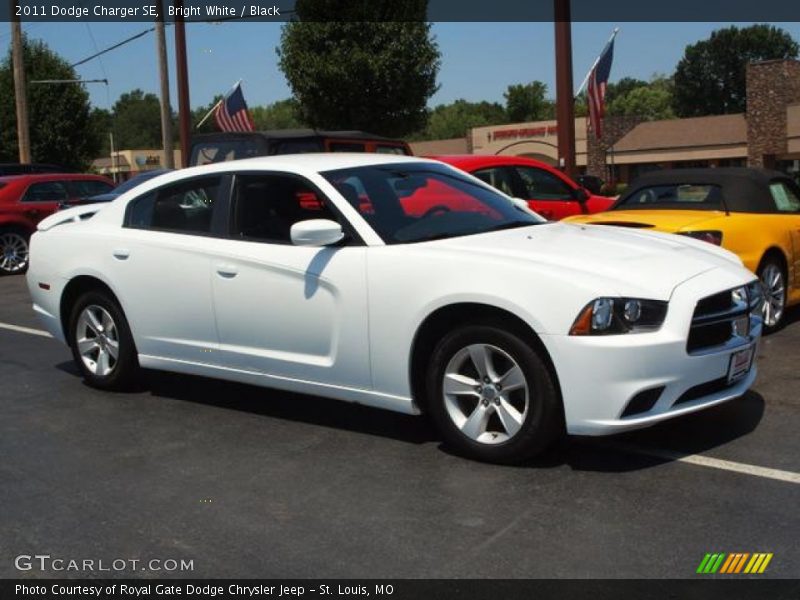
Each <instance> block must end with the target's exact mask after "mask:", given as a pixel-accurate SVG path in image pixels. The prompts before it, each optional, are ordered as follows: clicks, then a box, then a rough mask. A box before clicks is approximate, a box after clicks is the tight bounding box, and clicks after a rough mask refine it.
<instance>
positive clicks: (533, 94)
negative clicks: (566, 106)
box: [503, 81, 555, 123]
mask: <svg viewBox="0 0 800 600" xmlns="http://www.w3.org/2000/svg"><path fill="white" fill-rule="evenodd" d="M546 96H547V85H546V84H544V83H542V82H541V81H532V82H531V83H528V84H522V83H518V84H514V85H509V86H508V88H507V89H506V91H505V93H504V94H503V97H504V98H505V99H506V113H507V114H508V120H509V122H511V123H520V122H523V121H541V120H543V119H552V118H553V113H554V110H555V108H554V105H553V102H552V101H551V100H549V99H548V98H547V97H546Z"/></svg>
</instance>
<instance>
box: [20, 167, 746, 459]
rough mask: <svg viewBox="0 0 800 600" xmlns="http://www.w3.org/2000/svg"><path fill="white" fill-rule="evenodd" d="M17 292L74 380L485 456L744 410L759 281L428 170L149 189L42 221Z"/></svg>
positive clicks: (684, 246) (236, 171)
mask: <svg viewBox="0 0 800 600" xmlns="http://www.w3.org/2000/svg"><path fill="white" fill-rule="evenodd" d="M31 257H32V258H31V265H30V270H29V272H28V276H27V277H28V285H29V288H30V292H31V294H32V296H33V302H34V309H35V311H36V312H37V313H38V314H39V316H40V317H41V319H42V321H43V322H44V324H45V325H46V327H47V329H48V330H49V331H50V332H51V333H52V334H53V335H54V336H55V337H56V338H58V339H60V340H63V341H65V342H66V343H67V344H69V346H70V347H71V349H72V353H73V355H74V358H75V361H76V363H77V364H78V366H79V368H80V370H81V371H82V373H83V375H84V377H85V378H86V380H87V381H88V382H89V383H91V384H92V385H95V386H97V387H101V388H115V387H119V386H124V385H125V384H128V383H130V382H131V380H132V379H134V378H135V377H136V376H137V370H138V368H139V367H140V366H141V367H147V368H151V369H163V370H169V371H177V372H181V373H190V374H198V375H204V376H211V377H219V378H223V379H230V380H235V381H241V382H247V383H251V384H256V385H262V386H269V387H274V388H280V389H285V390H292V391H295V392H303V393H309V394H317V395H321V396H329V397H331V398H338V399H340V400H349V401H354V402H360V403H363V404H368V405H372V406H378V407H382V408H387V409H390V410H395V411H400V412H404V413H412V414H416V413H419V412H425V413H428V414H429V415H430V416H431V417H432V418H433V420H434V421H435V422H436V424H437V425H438V427H439V429H440V431H441V434H442V436H443V438H444V439H445V440H446V441H447V442H448V443H449V444H450V445H452V446H453V447H455V448H456V449H458V450H460V451H461V452H462V453H465V454H468V455H470V456H473V457H476V458H479V459H482V460H488V461H498V462H501V461H515V460H519V459H522V458H525V457H527V456H531V455H533V454H535V453H537V452H539V451H541V450H542V449H544V448H545V447H546V446H547V445H548V444H549V443H551V442H552V441H553V440H555V439H556V438H557V437H558V436H559V435H560V434H562V433H563V432H564V431H566V432H570V433H576V434H590V435H603V434H610V433H615V432H619V431H624V430H628V429H634V428H638V427H644V426H647V425H652V424H654V423H657V422H659V421H662V420H664V419H668V418H670V417H674V416H677V415H682V414H686V413H690V412H692V411H696V410H698V409H702V408H705V407H708V406H712V405H715V404H718V403H721V402H724V401H726V400H730V399H732V398H735V397H737V396H740V395H742V394H743V393H744V392H745V390H747V389H748V387H749V386H750V385H751V384H752V383H753V380H754V378H755V376H756V369H755V367H754V365H753V361H754V356H755V350H756V345H757V343H758V339H759V337H760V334H761V317H760V314H761V313H760V312H759V311H760V303H761V287H760V284H759V283H758V281H757V280H756V278H755V276H754V275H753V274H752V273H751V272H749V271H748V270H746V269H745V268H743V267H742V265H741V262H740V261H739V259H738V258H736V256H734V255H733V254H731V253H729V252H727V251H725V250H722V249H720V248H716V247H713V246H711V245H710V244H706V243H704V242H701V241H696V240H692V239H683V238H680V237H678V236H670V235H668V234H656V233H640V232H637V231H630V230H622V229H617V228H605V227H603V228H600V227H586V226H580V225H569V224H559V223H548V222H545V221H544V219H542V218H540V217H539V216H537V215H535V214H534V213H532V212H530V211H529V210H528V208H527V207H526V206H525V204H524V202H521V201H516V202H515V201H513V200H511V199H510V198H508V197H506V196H504V195H503V194H501V193H500V192H498V191H496V190H494V189H493V188H491V187H490V186H489V185H487V184H485V183H483V182H482V181H480V180H478V179H476V178H473V177H472V176H470V175H467V174H465V173H463V172H460V171H458V170H456V169H453V168H452V167H449V166H446V165H443V164H441V163H437V162H435V161H429V160H421V159H413V158H409V157H393V156H375V155H355V154H353V155H347V154H332V155H325V154H310V155H296V156H281V157H269V158H257V159H251V160H242V161H233V162H228V163H221V164H215V165H210V166H205V167H199V168H193V169H185V170H182V171H177V172H174V173H170V174H167V175H163V176H161V177H158V178H156V179H154V180H152V181H150V182H147V183H144V184H142V185H141V186H140V187H138V188H136V189H135V190H132V191H131V192H128V193H126V194H124V195H122V196H121V197H120V198H118V199H117V200H115V201H114V202H112V203H110V204H108V205H102V206H100V205H95V206H90V207H79V208H74V209H69V210H67V211H64V212H62V213H59V214H57V215H54V216H52V217H50V218H48V219H45V220H44V221H43V222H42V223H41V224H40V225H39V231H38V232H37V233H36V234H35V235H34V236H33V239H32V245H31Z"/></svg>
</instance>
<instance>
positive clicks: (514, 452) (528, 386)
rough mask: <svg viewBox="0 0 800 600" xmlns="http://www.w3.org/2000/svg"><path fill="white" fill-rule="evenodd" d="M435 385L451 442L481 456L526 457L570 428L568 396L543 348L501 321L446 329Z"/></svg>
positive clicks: (437, 415) (432, 378) (434, 401)
mask: <svg viewBox="0 0 800 600" xmlns="http://www.w3.org/2000/svg"><path fill="white" fill-rule="evenodd" d="M427 391H428V401H429V410H430V413H431V416H432V418H433V419H434V421H435V422H436V424H437V425H438V427H439V429H440V431H441V433H442V436H443V437H444V439H445V442H446V443H447V444H449V445H450V446H451V447H452V448H454V449H455V450H457V451H458V452H459V453H461V454H464V455H467V456H470V457H473V458H476V459H478V460H483V461H488V462H500V463H511V462H518V461H521V460H524V459H526V458H529V457H531V456H534V455H536V454H538V453H540V452H542V451H543V450H545V449H546V448H547V447H548V446H549V445H550V444H552V442H553V441H554V440H556V439H557V438H558V437H559V435H560V434H561V433H562V432H563V421H562V416H561V415H562V410H561V401H560V398H559V395H558V392H557V391H556V385H555V383H554V380H553V377H552V376H551V374H550V372H549V370H548V368H547V365H546V363H545V361H544V360H543V357H542V356H541V355H540V353H539V350H537V349H534V348H532V347H531V345H530V344H528V343H526V342H525V341H524V340H522V339H521V338H519V337H517V336H516V335H515V334H513V333H511V332H510V331H508V330H506V329H504V328H502V327H499V326H492V325H481V326H467V327H463V328H460V329H457V330H455V331H453V332H451V333H450V334H448V335H446V336H445V337H444V338H443V339H442V340H441V341H440V342H439V343H438V345H437V346H436V349H435V350H434V353H433V356H432V360H431V363H430V369H429V372H428V381H427Z"/></svg>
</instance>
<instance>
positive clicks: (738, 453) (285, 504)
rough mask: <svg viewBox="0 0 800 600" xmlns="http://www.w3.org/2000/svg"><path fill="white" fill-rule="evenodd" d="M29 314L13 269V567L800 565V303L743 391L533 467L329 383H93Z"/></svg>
mask: <svg viewBox="0 0 800 600" xmlns="http://www.w3.org/2000/svg"><path fill="white" fill-rule="evenodd" d="M9 325H10V326H11V328H9V327H8V326H9ZM19 328H23V329H19ZM24 328H31V329H34V330H35V329H38V328H39V325H38V323H37V322H36V319H35V317H34V315H33V313H32V311H31V310H30V307H29V300H28V295H27V290H26V288H25V283H24V278H22V277H5V278H0V507H2V509H0V557H2V558H1V559H0V577H19V576H25V577H31V576H41V575H42V573H37V572H27V573H20V572H19V571H17V570H16V569H15V567H14V557H16V556H18V555H20V554H37V553H39V554H42V553H46V554H50V555H52V556H54V557H55V556H58V557H63V558H66V559H71V558H74V559H83V558H89V559H103V560H107V561H111V560H113V559H117V558H125V559H131V558H141V559H149V558H160V559H170V558H171V559H177V560H180V559H192V560H193V565H194V570H193V571H192V572H191V573H174V575H175V576H184V577H185V576H190V577H265V578H267V577H276V578H293V577H297V578H302V577H313V578H335V577H347V578H349V577H353V578H359V577H375V578H383V577H414V578H427V577H433V578H443V577H459V578H461V577H464V578H483V577H497V578H506V577H509V578H516V577H525V578H527V577H531V578H538V577H613V578H625V577H646V578H649V577H667V578H687V577H688V578H691V577H701V576H699V575H695V570H696V568H697V566H698V564H699V563H700V561H701V559H702V558H703V556H704V554H705V553H706V552H772V553H774V558H773V559H772V561H771V563H770V565H769V567H768V569H767V571H766V573H764V575H760V576H757V577H784V578H786V577H792V578H794V577H798V576H800V544H798V543H797V532H798V531H800V516H799V515H798V513H799V512H800V511H798V507H799V506H800V452H798V450H799V449H800V441H799V440H800V436H798V431H800V394H799V393H798V391H800V368H798V363H800V315H798V313H797V311H794V312H793V313H791V314H790V323H789V324H788V326H787V327H786V328H784V329H783V330H782V331H780V332H778V333H776V334H774V335H772V336H770V337H768V338H766V339H765V340H764V341H763V343H762V346H761V351H760V356H759V368H760V372H759V378H758V381H757V383H756V386H755V388H754V389H753V390H752V391H750V392H749V393H748V394H747V395H746V396H744V397H743V398H741V399H739V400H736V401H734V402H731V403H728V404H726V405H724V406H721V407H718V408H715V409H711V410H708V411H706V412H703V413H700V414H696V415H692V416H689V417H686V418H683V419H679V420H676V421H673V422H670V423H667V424H664V425H660V426H658V427H656V428H652V429H649V430H644V431H640V432H636V433H635V434H628V435H624V436H618V437H614V438H606V439H588V438H572V439H570V440H568V441H567V442H566V443H564V444H563V445H562V446H560V447H559V448H558V449H556V450H554V451H553V452H551V453H550V454H548V455H547V456H546V457H544V458H542V459H539V460H537V461H536V462H532V463H530V464H527V465H524V466H521V467H499V466H491V465H483V464H478V463H475V462H470V461H467V460H464V459H462V458H459V457H457V456H453V455H451V454H449V453H448V452H447V450H446V449H445V448H443V447H442V446H441V444H440V442H439V440H438V438H437V436H436V434H435V432H434V431H433V429H432V428H431V427H430V426H428V425H427V424H426V422H425V421H424V420H423V419H421V418H416V417H408V416H404V415H398V414H393V413H388V412H383V411H379V410H374V409H368V408H364V407H360V406H357V405H350V404H346V403H340V402H336V401H332V400H324V399H318V398H310V397H303V396H298V395H293V394H286V393H279V392H272V391H270V390H263V389H258V388H252V387H248V386H244V385H238V384H230V383H224V382H217V381H212V380H208V379H203V378H192V377H186V376H177V375H170V374H157V373H149V374H148V375H147V380H146V381H145V382H143V386H142V389H141V390H140V391H137V392H134V393H126V394H113V393H106V392H100V391H97V390H93V389H91V388H89V387H87V386H86V385H84V384H83V383H82V381H81V379H80V378H79V377H78V375H77V371H76V369H75V368H74V367H73V365H72V362H71V355H70V353H69V351H68V349H67V348H65V347H62V346H61V345H60V344H59V343H57V342H55V341H54V340H52V339H49V338H47V337H43V336H41V335H36V334H35V333H34V332H30V331H25V330H24ZM44 575H45V576H48V575H52V573H44ZM60 575H74V576H81V577H85V576H86V575H87V574H86V573H78V574H69V573H61V574H60ZM119 575H126V576H130V575H134V576H137V575H144V576H154V575H159V576H160V575H164V573H152V572H149V573H147V572H145V573H138V572H123V573H119ZM105 576H108V574H107V573H106V574H105ZM703 577H710V576H703ZM734 577H736V576H734ZM738 577H744V575H739V576H738ZM748 577H750V576H748Z"/></svg>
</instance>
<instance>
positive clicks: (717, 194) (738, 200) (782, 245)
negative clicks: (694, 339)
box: [565, 168, 800, 329]
mask: <svg viewBox="0 0 800 600" xmlns="http://www.w3.org/2000/svg"><path fill="white" fill-rule="evenodd" d="M565 220H566V221H569V222H573V223H591V224H594V225H614V226H619V227H636V228H641V229H650V230H653V231H664V232H669V233H677V234H681V235H688V236H691V237H694V238H697V239H700V240H704V241H706V242H709V243H711V244H716V245H718V246H722V247H724V248H726V249H728V250H730V251H731V252H735V253H736V254H738V255H739V257H740V258H741V259H742V261H743V262H744V264H745V266H746V267H747V268H748V269H750V270H751V271H753V272H754V273H757V274H758V276H759V278H760V279H761V281H762V283H763V285H764V292H765V295H766V302H764V324H765V325H766V328H767V329H775V328H776V327H778V326H779V325H780V323H781V321H782V319H783V315H784V309H785V308H786V306H790V305H792V304H798V303H800V188H798V186H797V185H796V184H795V183H794V181H792V179H790V178H789V177H787V176H786V175H784V174H783V173H778V172H775V171H767V170H763V169H747V168H719V169H674V170H668V171H656V172H652V173H648V174H646V175H644V176H642V177H640V178H639V179H637V180H636V181H634V182H633V184H632V185H631V186H630V187H629V188H628V190H627V191H626V192H625V193H624V194H623V195H622V196H620V198H619V200H617V202H616V203H615V204H614V205H613V206H612V207H611V208H610V209H609V210H608V211H606V212H603V213H596V214H591V215H580V216H575V217H570V218H568V219H565Z"/></svg>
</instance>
